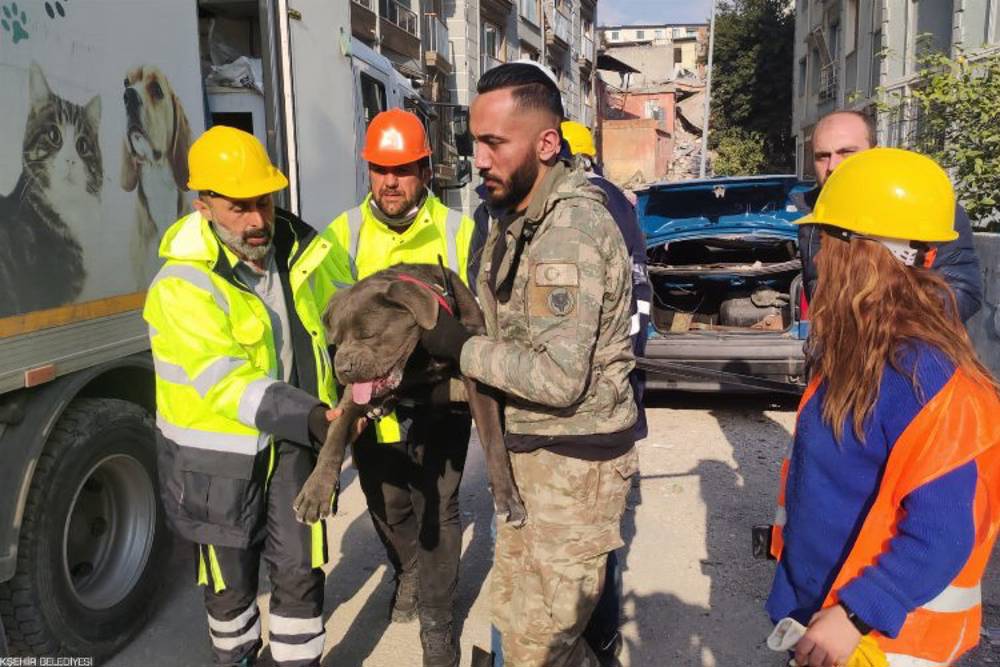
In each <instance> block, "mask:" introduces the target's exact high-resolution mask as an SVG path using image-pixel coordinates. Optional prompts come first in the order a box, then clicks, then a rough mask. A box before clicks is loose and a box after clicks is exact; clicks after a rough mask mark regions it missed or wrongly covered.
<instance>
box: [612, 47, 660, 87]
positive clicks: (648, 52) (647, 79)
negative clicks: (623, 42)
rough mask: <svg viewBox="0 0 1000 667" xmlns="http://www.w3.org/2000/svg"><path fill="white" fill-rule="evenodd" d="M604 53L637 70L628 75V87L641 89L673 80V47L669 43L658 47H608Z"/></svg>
mask: <svg viewBox="0 0 1000 667" xmlns="http://www.w3.org/2000/svg"><path fill="white" fill-rule="evenodd" d="M606 51H607V53H608V55H611V56H614V57H615V58H618V59H619V60H621V61H622V62H623V63H627V64H629V65H631V66H632V67H634V68H635V69H637V70H639V73H637V74H631V75H629V77H628V81H629V87H635V88H642V87H643V86H650V85H653V84H655V83H663V82H664V81H670V80H672V79H673V78H674V47H673V44H671V43H668V44H664V45H660V46H649V45H646V46H608V47H607V49H606Z"/></svg>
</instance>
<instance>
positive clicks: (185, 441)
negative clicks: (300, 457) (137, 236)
mask: <svg viewBox="0 0 1000 667" xmlns="http://www.w3.org/2000/svg"><path fill="white" fill-rule="evenodd" d="M275 252H276V260H277V261H278V264H279V272H284V271H285V269H287V276H283V277H282V283H283V285H285V286H286V299H285V300H286V304H287V306H288V311H289V312H288V319H289V328H290V330H291V338H292V347H293V358H294V363H295V369H296V378H297V382H296V384H297V386H293V385H291V384H287V383H285V382H282V381H280V380H279V378H278V372H277V370H278V364H277V352H276V350H275V345H274V334H273V331H272V330H271V320H270V318H269V316H268V313H267V310H266V309H265V307H264V304H263V302H262V301H261V300H260V298H259V297H258V296H257V295H256V294H254V293H253V292H252V291H250V290H249V289H248V288H247V287H246V286H245V285H243V284H242V283H241V282H240V281H239V279H238V278H237V277H236V276H235V275H234V273H233V267H234V266H235V265H236V263H237V261H238V259H237V257H236V256H235V255H234V254H233V253H232V252H231V251H230V250H229V249H228V248H227V247H226V246H225V245H223V244H222V243H220V242H219V241H218V239H217V237H216V236H215V234H214V233H213V232H212V230H211V228H210V225H209V223H208V222H207V221H206V220H205V219H204V218H203V217H202V216H201V214H199V213H193V214H191V215H189V216H187V217H185V218H182V219H181V220H179V221H178V222H176V223H175V224H174V225H173V226H172V227H170V229H168V230H167V232H166V234H165V235H164V238H163V241H162V243H161V244H160V255H161V256H162V257H163V258H165V259H166V263H165V264H164V266H163V268H162V269H160V271H159V273H158V274H157V275H156V277H155V278H154V279H153V283H152V285H151V286H150V288H149V292H148V294H147V297H146V305H145V310H144V312H143V316H144V317H145V319H146V321H147V322H148V323H149V334H150V343H151V347H152V353H153V361H154V364H155V368H156V413H157V414H156V424H157V432H158V438H159V440H160V469H161V480H162V486H163V497H164V503H165V505H166V509H167V514H168V516H169V517H170V519H171V521H172V523H173V524H174V527H175V528H176V529H177V531H178V532H179V533H180V534H181V535H182V536H183V537H185V538H187V539H190V540H192V541H194V542H198V543H201V544H211V545H220V546H232V547H237V548H242V547H245V546H246V545H247V544H248V543H249V542H250V540H251V538H252V537H253V533H254V531H255V530H258V529H259V526H258V523H259V520H258V518H259V517H258V514H257V509H258V507H257V505H258V504H259V503H260V502H262V497H263V496H264V495H265V494H264V493H262V492H261V491H262V488H263V484H266V481H267V476H268V474H269V470H270V463H271V462H272V461H271V460H272V457H273V455H274V452H273V445H272V437H278V438H282V439H287V440H290V441H293V442H297V443H300V444H304V445H306V446H308V444H309V435H308V426H307V423H308V414H309V411H310V410H311V409H312V408H313V407H315V406H316V405H318V404H319V403H320V402H324V403H327V404H328V405H333V404H334V402H335V401H336V395H335V391H336V390H335V388H334V382H333V368H332V364H331V362H330V357H329V353H328V352H327V346H326V338H325V333H324V331H323V326H322V322H321V319H320V317H321V313H322V312H323V309H324V308H325V306H326V303H327V302H328V301H329V299H330V297H331V296H332V295H333V293H334V292H335V291H336V289H337V286H338V285H347V284H350V282H351V276H350V268H349V266H348V263H347V258H346V255H345V253H344V252H343V250H342V249H341V248H339V247H338V246H336V242H335V241H334V240H332V239H331V238H330V237H328V236H324V235H321V234H317V232H316V231H315V230H313V229H312V228H311V227H309V226H308V225H306V224H305V223H304V222H302V221H301V220H299V219H298V218H295V217H294V216H292V215H291V214H289V213H287V212H284V211H280V210H278V211H276V217H275ZM289 293H290V296H291V298H288V296H289ZM317 525H319V524H317Z"/></svg>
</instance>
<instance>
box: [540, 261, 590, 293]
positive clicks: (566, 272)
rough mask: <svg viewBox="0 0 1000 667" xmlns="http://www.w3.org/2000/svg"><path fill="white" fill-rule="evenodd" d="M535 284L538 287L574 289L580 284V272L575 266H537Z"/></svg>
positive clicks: (553, 264) (552, 264) (551, 264)
mask: <svg viewBox="0 0 1000 667" xmlns="http://www.w3.org/2000/svg"><path fill="white" fill-rule="evenodd" d="M535 284H536V285H538V286H539V287H557V286H567V287H575V286H577V285H579V284H580V271H579V269H578V268H577V266H576V264H555V263H550V264H538V265H536V266H535Z"/></svg>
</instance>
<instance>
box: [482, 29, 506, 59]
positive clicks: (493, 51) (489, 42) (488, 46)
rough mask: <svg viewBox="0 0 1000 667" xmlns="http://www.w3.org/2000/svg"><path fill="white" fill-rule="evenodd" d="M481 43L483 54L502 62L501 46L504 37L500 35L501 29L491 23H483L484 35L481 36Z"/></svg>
mask: <svg viewBox="0 0 1000 667" xmlns="http://www.w3.org/2000/svg"><path fill="white" fill-rule="evenodd" d="M480 41H481V43H482V45H483V53H485V54H486V55H488V56H491V57H493V58H496V59H497V60H500V59H501V58H500V45H501V44H502V43H503V37H502V36H501V33H500V27H499V26H497V25H494V24H492V23H490V22H489V21H483V29H482V34H481V35H480Z"/></svg>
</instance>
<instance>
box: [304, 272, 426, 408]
mask: <svg viewBox="0 0 1000 667" xmlns="http://www.w3.org/2000/svg"><path fill="white" fill-rule="evenodd" d="M439 307H440V306H439V305H438V301H437V297H436V296H435V294H434V293H433V292H432V291H431V290H430V289H429V288H428V287H424V286H422V285H418V284H414V283H412V282H406V281H403V280H400V279H399V278H398V277H397V275H396V274H395V273H393V272H392V271H391V270H390V271H383V272H380V273H376V274H374V275H372V276H369V277H368V278H365V279H364V280H362V281H360V282H358V283H357V284H356V285H354V286H353V287H351V288H350V289H348V290H343V291H340V292H337V294H335V295H334V297H333V299H332V300H331V301H330V305H329V307H328V308H327V310H326V314H325V315H324V316H323V323H324V325H325V326H326V333H327V342H329V343H330V344H331V345H334V346H336V348H337V355H336V358H335V359H334V370H335V372H336V375H337V380H338V381H339V382H340V383H341V384H343V385H352V392H353V395H354V401H355V402H356V403H360V404H364V403H369V402H371V400H372V399H375V398H380V397H382V396H385V395H387V394H389V393H390V392H392V391H393V390H394V389H395V388H396V387H398V386H399V383H400V381H401V380H402V379H403V369H404V367H405V366H406V362H407V360H408V359H409V358H410V355H411V354H412V353H413V350H414V349H415V348H416V346H417V342H418V341H419V340H420V332H421V331H422V330H423V329H430V328H432V327H433V326H434V324H435V323H436V322H437V318H438V308H439Z"/></svg>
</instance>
